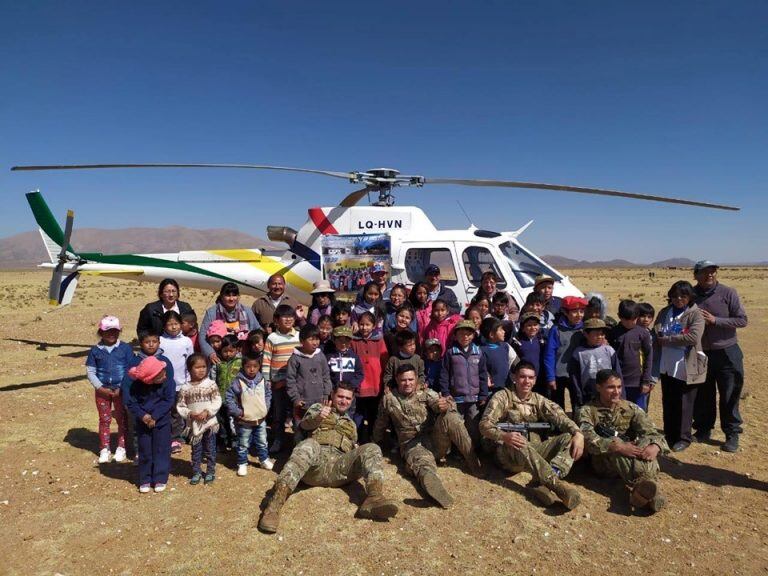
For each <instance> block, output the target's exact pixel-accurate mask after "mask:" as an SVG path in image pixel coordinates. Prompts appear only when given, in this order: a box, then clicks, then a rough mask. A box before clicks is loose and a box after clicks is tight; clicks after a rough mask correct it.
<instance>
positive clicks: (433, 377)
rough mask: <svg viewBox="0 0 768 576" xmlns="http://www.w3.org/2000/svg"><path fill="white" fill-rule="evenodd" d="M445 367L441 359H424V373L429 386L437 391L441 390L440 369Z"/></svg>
mask: <svg viewBox="0 0 768 576" xmlns="http://www.w3.org/2000/svg"><path fill="white" fill-rule="evenodd" d="M442 369H443V363H442V361H441V360H424V374H425V376H426V380H427V386H428V387H429V388H431V389H432V390H434V391H435V392H440V371H441V370H442Z"/></svg>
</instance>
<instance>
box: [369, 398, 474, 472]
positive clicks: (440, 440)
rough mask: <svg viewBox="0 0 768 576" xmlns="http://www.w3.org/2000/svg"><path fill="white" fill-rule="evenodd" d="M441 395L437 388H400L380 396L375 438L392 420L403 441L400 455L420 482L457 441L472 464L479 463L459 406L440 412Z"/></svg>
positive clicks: (399, 438)
mask: <svg viewBox="0 0 768 576" xmlns="http://www.w3.org/2000/svg"><path fill="white" fill-rule="evenodd" d="M438 399H439V396H438V395H437V392H435V391H434V390H427V389H420V390H417V391H415V392H414V393H413V394H411V395H410V396H403V395H402V394H400V393H399V392H398V391H397V390H392V391H391V392H387V393H386V394H384V396H383V397H382V399H381V403H380V405H379V415H378V417H377V418H376V423H375V425H374V428H373V439H374V442H380V441H381V440H382V439H383V438H384V434H385V432H386V429H387V424H388V423H389V422H391V423H392V425H393V427H394V430H395V433H396V434H397V440H398V443H399V445H400V455H401V456H402V457H403V459H404V460H405V463H406V465H407V467H408V470H409V472H410V473H411V474H413V475H414V476H416V478H417V479H418V480H419V482H420V483H421V482H422V480H423V478H424V475H425V474H427V473H432V474H436V473H437V463H436V461H435V458H437V459H438V460H440V459H442V458H445V456H446V455H447V454H448V450H449V449H450V448H451V444H453V445H455V446H456V448H457V449H458V450H459V452H460V453H461V455H462V456H463V457H464V459H465V460H466V461H467V462H468V463H469V464H470V467H476V466H477V462H478V461H477V456H476V455H475V453H474V450H473V449H472V440H471V439H470V437H469V434H468V433H467V429H466V428H465V427H464V419H463V418H462V417H461V416H459V413H458V412H457V411H456V407H455V406H452V407H451V408H450V409H449V410H448V412H445V413H441V412H440V409H439V408H438Z"/></svg>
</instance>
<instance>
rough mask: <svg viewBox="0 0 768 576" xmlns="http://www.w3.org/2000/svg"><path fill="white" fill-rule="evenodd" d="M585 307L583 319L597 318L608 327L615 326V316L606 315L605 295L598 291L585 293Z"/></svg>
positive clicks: (606, 303)
mask: <svg viewBox="0 0 768 576" xmlns="http://www.w3.org/2000/svg"><path fill="white" fill-rule="evenodd" d="M587 302H588V304H587V308H586V310H584V321H585V322H586V321H587V320H589V319H590V318H599V319H600V320H602V321H603V322H605V325H606V326H608V328H613V327H614V326H616V324H617V322H616V319H615V318H612V317H611V316H607V315H606V314H607V308H608V302H607V301H606V299H605V296H603V295H602V294H600V293H599V292H590V293H589V294H587Z"/></svg>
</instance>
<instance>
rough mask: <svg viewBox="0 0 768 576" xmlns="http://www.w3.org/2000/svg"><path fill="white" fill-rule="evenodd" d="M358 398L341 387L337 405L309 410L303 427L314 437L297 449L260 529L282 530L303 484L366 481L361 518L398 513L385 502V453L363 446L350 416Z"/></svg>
mask: <svg viewBox="0 0 768 576" xmlns="http://www.w3.org/2000/svg"><path fill="white" fill-rule="evenodd" d="M353 398H354V389H353V388H352V386H350V385H349V384H346V383H344V382H341V383H339V385H338V387H337V388H336V390H334V392H333V394H332V395H331V400H329V401H326V402H324V403H323V404H313V405H312V406H310V407H309V410H307V412H306V414H305V415H304V417H303V418H302V419H301V423H300V424H299V426H300V427H301V429H302V430H303V431H304V432H305V433H306V435H307V436H308V438H307V439H306V440H304V441H303V442H300V443H299V444H298V445H297V446H296V447H295V448H294V449H293V452H292V453H291V457H290V459H289V460H288V462H286V464H285V466H284V467H283V469H282V471H281V472H280V475H279V476H278V477H277V480H276V481H275V485H274V487H273V489H272V494H271V495H270V496H269V498H268V499H267V506H266V508H265V509H264V513H263V514H262V516H261V519H260V520H259V529H260V530H262V531H264V532H269V533H273V532H276V531H277V528H278V525H279V523H280V510H281V509H282V507H283V504H285V501H286V499H287V498H288V496H290V494H291V492H293V491H294V490H295V489H296V486H297V485H298V484H299V482H302V481H303V482H304V483H305V484H308V485H310V486H325V487H333V488H336V487H339V486H343V485H345V484H349V483H350V482H353V481H355V480H357V479H358V478H361V477H362V478H364V479H365V489H366V491H367V493H368V496H367V497H366V499H365V500H364V501H363V503H362V504H361V505H360V508H359V509H358V511H357V514H358V516H360V517H361V518H372V519H375V520H386V519H387V518H391V517H392V516H394V515H395V514H397V504H395V503H394V502H393V501H392V500H390V499H388V498H385V497H384V471H383V468H382V461H383V460H382V455H381V449H380V448H379V447H378V446H376V444H363V445H362V446H357V427H356V426H355V423H354V421H353V420H352V418H350V417H349V415H348V414H347V411H348V410H349V407H350V405H351V404H352V399H353Z"/></svg>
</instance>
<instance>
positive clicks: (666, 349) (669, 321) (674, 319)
mask: <svg viewBox="0 0 768 576" xmlns="http://www.w3.org/2000/svg"><path fill="white" fill-rule="evenodd" d="M686 310H687V309H684V310H683V311H682V312H680V314H677V315H675V312H674V309H673V308H670V309H669V311H668V312H667V314H666V316H665V317H664V320H663V321H662V323H661V331H660V333H659V335H660V336H670V335H672V334H679V333H680V330H681V329H682V327H681V326H680V316H682V315H683V314H685V312H686ZM686 348H687V346H662V347H661V364H660V370H659V371H660V372H661V373H662V374H666V375H667V376H672V378H677V379H678V380H682V381H683V382H685V381H686V380H687V378H688V373H687V372H686V370H685V349H686Z"/></svg>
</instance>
